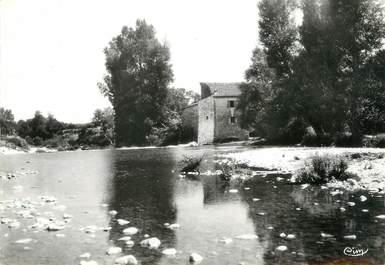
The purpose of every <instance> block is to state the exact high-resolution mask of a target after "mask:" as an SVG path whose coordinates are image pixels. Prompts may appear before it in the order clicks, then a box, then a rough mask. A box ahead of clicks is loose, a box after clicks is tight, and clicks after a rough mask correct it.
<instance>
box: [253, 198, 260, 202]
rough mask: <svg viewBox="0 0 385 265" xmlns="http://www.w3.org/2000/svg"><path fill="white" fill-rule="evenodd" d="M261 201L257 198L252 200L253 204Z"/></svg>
mask: <svg viewBox="0 0 385 265" xmlns="http://www.w3.org/2000/svg"><path fill="white" fill-rule="evenodd" d="M260 200H261V199H258V198H253V202H257V201H260Z"/></svg>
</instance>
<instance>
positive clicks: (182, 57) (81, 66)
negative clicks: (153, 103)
mask: <svg viewBox="0 0 385 265" xmlns="http://www.w3.org/2000/svg"><path fill="white" fill-rule="evenodd" d="M138 18H140V19H145V20H146V21H147V22H148V23H150V24H152V25H153V26H154V27H155V29H156V31H157V37H158V39H159V40H160V41H162V42H163V41H166V42H167V43H168V44H169V47H170V51H171V63H172V65H173V71H174V83H173V84H172V86H174V87H183V88H186V89H191V90H194V91H196V92H199V89H200V88H199V83H200V82H239V81H242V80H243V77H244V71H245V70H246V69H247V67H248V66H249V65H250V58H251V54H252V50H253V49H254V48H255V46H256V45H257V34H258V33H257V0H161V1H159V0H34V1H30V0H0V106H1V107H5V108H9V109H11V110H12V111H13V113H14V115H15V119H16V120H18V119H28V118H31V117H33V114H34V112H35V111H36V110H40V111H42V112H43V114H48V113H51V114H53V115H54V116H55V117H56V118H57V119H58V120H61V121H64V122H74V123H84V122H89V121H90V120H91V118H92V115H93V112H94V111H95V109H97V108H104V107H107V106H109V105H110V104H109V102H108V100H107V99H106V98H104V97H103V96H102V95H101V94H100V92H99V90H98V87H97V82H99V81H101V80H102V79H103V75H104V73H105V67H104V59H105V58H104V53H103V49H104V48H105V47H106V46H107V45H108V42H109V41H110V40H111V39H112V37H114V36H116V35H118V34H119V33H120V30H121V28H122V26H123V25H127V26H129V27H133V26H134V25H135V21H136V20H137V19H138Z"/></svg>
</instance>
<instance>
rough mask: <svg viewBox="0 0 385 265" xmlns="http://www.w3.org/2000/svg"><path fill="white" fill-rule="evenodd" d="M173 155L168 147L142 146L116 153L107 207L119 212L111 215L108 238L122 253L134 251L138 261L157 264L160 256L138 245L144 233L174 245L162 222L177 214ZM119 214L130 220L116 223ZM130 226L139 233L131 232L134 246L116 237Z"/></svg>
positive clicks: (166, 243)
mask: <svg viewBox="0 0 385 265" xmlns="http://www.w3.org/2000/svg"><path fill="white" fill-rule="evenodd" d="M172 158H173V157H172V154H171V153H170V152H169V151H168V150H167V149H164V150H163V151H162V152H161V153H154V152H153V151H149V150H147V152H146V150H143V152H140V153H139V152H136V153H135V152H121V153H120V154H119V155H117V156H115V161H114V176H113V178H112V180H111V182H112V184H111V190H110V191H109V194H110V197H109V200H108V204H109V207H108V211H110V210H115V211H117V212H118V214H117V215H116V216H114V217H113V218H111V221H110V226H111V227H112V229H111V231H110V236H109V238H110V240H112V241H113V242H114V244H115V245H116V246H119V247H122V249H123V251H124V252H125V253H127V254H129V253H135V256H136V257H137V259H138V260H140V261H141V264H157V263H158V261H159V259H160V257H161V254H160V252H159V251H154V250H148V249H145V248H143V247H141V246H140V244H139V243H140V241H141V240H143V239H144V235H145V234H148V235H149V236H151V237H157V238H159V239H160V240H161V241H162V245H163V246H164V245H167V246H168V247H173V246H174V245H175V234H174V232H173V231H172V230H170V229H167V228H166V227H165V226H164V223H174V222H175V220H176V214H177V210H176V205H175V201H174V188H175V186H174V182H175V176H174V174H172V170H173V168H174V166H175V163H174V161H173V159H172ZM119 218H120V219H126V220H129V221H130V224H128V225H125V226H121V225H119V224H118V223H117V222H116V220H117V219H119ZM129 226H134V227H137V228H138V229H139V233H138V234H136V235H134V236H132V240H133V241H134V242H135V245H134V246H133V247H127V246H126V245H125V242H123V241H119V240H118V239H119V238H121V237H122V236H123V234H122V230H123V229H124V228H126V227H129Z"/></svg>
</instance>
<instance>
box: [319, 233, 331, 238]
mask: <svg viewBox="0 0 385 265" xmlns="http://www.w3.org/2000/svg"><path fill="white" fill-rule="evenodd" d="M321 237H323V238H330V237H334V236H333V235H331V234H326V233H321Z"/></svg>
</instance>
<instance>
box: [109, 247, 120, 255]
mask: <svg viewBox="0 0 385 265" xmlns="http://www.w3.org/2000/svg"><path fill="white" fill-rule="evenodd" d="M120 252H122V249H121V248H120V247H110V248H109V249H108V250H107V252H106V253H107V255H115V254H119V253H120Z"/></svg>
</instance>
